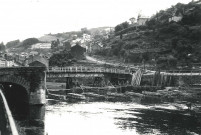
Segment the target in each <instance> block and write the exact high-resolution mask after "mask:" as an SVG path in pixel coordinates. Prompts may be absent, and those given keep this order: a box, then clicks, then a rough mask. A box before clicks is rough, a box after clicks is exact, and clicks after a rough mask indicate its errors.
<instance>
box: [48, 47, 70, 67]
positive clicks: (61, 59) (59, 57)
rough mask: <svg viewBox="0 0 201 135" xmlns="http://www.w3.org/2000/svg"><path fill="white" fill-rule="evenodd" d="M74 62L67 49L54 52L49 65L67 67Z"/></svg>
mask: <svg viewBox="0 0 201 135" xmlns="http://www.w3.org/2000/svg"><path fill="white" fill-rule="evenodd" d="M72 62H73V56H72V55H71V54H70V53H69V52H66V51H63V52H61V53H57V54H53V55H52V56H51V57H50V59H49V66H59V67H65V66H69V65H71V64H72Z"/></svg>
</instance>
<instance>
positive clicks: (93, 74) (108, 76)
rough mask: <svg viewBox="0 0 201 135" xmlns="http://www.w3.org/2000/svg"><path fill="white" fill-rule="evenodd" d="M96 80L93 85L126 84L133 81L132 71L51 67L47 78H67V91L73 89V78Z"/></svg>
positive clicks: (104, 68)
mask: <svg viewBox="0 0 201 135" xmlns="http://www.w3.org/2000/svg"><path fill="white" fill-rule="evenodd" d="M88 77H89V78H94V81H93V82H92V83H93V84H100V83H101V82H103V81H104V82H111V83H112V84H114V85H117V84H118V83H121V84H123V83H126V82H128V81H130V80H131V77H132V71H130V69H118V68H106V67H91V66H72V67H50V68H49V70H48V71H47V78H66V89H69V88H71V87H70V85H72V84H71V83H72V78H88Z"/></svg>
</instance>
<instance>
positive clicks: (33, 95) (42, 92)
mask: <svg viewBox="0 0 201 135" xmlns="http://www.w3.org/2000/svg"><path fill="white" fill-rule="evenodd" d="M32 79H33V80H32V82H31V83H30V98H29V104H30V105H43V104H45V103H46V85H45V83H46V82H45V81H46V73H45V72H40V73H34V74H33V75H32Z"/></svg>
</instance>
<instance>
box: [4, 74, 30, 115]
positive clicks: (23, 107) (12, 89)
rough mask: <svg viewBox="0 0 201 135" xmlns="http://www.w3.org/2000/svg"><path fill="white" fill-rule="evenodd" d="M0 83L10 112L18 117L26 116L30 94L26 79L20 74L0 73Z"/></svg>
mask: <svg viewBox="0 0 201 135" xmlns="http://www.w3.org/2000/svg"><path fill="white" fill-rule="evenodd" d="M0 84H1V87H2V88H1V89H2V91H3V93H4V95H5V97H6V100H7V102H8V105H9V107H10V109H11V111H12V113H14V114H15V115H17V117H18V118H22V117H23V116H26V114H28V105H29V94H30V92H29V91H30V90H29V89H30V86H29V83H28V81H26V80H25V79H24V78H23V77H21V76H13V75H1V76H0Z"/></svg>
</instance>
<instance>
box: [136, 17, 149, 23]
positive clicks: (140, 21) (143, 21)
mask: <svg viewBox="0 0 201 135" xmlns="http://www.w3.org/2000/svg"><path fill="white" fill-rule="evenodd" d="M148 20H149V17H146V16H141V15H138V19H137V24H138V25H145V23H146V21H148Z"/></svg>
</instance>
